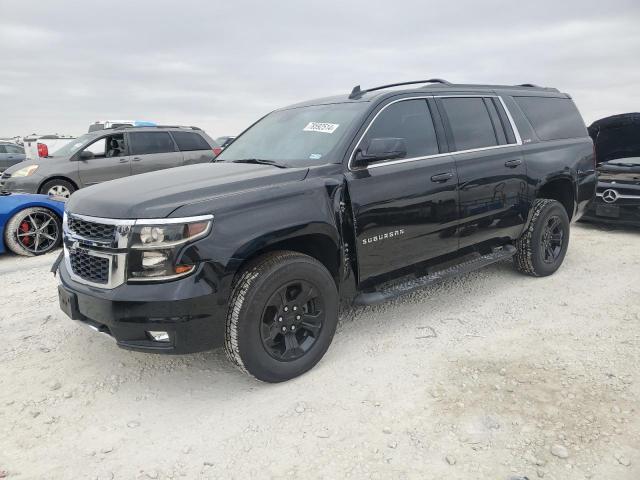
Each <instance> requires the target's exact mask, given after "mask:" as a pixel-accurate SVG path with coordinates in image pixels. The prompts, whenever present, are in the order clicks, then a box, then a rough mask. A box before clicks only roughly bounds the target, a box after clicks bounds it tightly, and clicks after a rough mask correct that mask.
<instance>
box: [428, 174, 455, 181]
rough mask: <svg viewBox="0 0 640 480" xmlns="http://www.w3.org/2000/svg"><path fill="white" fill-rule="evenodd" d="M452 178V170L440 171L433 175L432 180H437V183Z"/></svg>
mask: <svg viewBox="0 0 640 480" xmlns="http://www.w3.org/2000/svg"><path fill="white" fill-rule="evenodd" d="M452 178H453V173H451V172H447V173H438V174H437V175H433V176H432V177H431V181H432V182H436V183H443V182H446V181H447V180H450V179H452Z"/></svg>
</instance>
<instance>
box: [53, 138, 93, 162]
mask: <svg viewBox="0 0 640 480" xmlns="http://www.w3.org/2000/svg"><path fill="white" fill-rule="evenodd" d="M96 137H97V135H96V134H90V133H85V134H84V135H82V136H81V137H78V138H75V139H73V140H71V141H70V142H69V143H65V144H64V145H63V146H62V147H60V148H59V149H58V150H56V151H55V152H53V154H52V155H49V156H50V157H70V156H71V155H73V154H74V153H76V152H77V151H78V150H80V148H82V146H83V145H85V144H86V143H87V142H89V141H91V140H93V139H95V138H96Z"/></svg>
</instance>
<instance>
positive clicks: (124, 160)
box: [120, 158, 129, 163]
mask: <svg viewBox="0 0 640 480" xmlns="http://www.w3.org/2000/svg"><path fill="white" fill-rule="evenodd" d="M128 161H129V160H127V159H126V158H121V159H120V163H127V162H128Z"/></svg>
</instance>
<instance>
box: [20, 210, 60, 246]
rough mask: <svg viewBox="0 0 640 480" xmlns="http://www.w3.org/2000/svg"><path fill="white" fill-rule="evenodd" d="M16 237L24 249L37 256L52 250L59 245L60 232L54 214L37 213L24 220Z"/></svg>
mask: <svg viewBox="0 0 640 480" xmlns="http://www.w3.org/2000/svg"><path fill="white" fill-rule="evenodd" d="M15 235H16V237H17V238H18V242H19V243H20V245H21V246H22V248H24V249H25V250H27V251H28V252H31V253H36V254H37V253H43V252H45V251H47V250H49V249H51V247H53V246H54V245H55V244H56V243H57V241H58V237H59V235H60V230H59V228H58V222H57V221H56V219H55V217H54V216H53V214H49V213H45V212H37V213H31V214H29V215H27V216H26V217H24V218H23V219H22V221H21V222H20V223H19V224H18V228H17V229H16V232H15Z"/></svg>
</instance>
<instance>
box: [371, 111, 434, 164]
mask: <svg viewBox="0 0 640 480" xmlns="http://www.w3.org/2000/svg"><path fill="white" fill-rule="evenodd" d="M372 138H404V140H405V142H406V144H407V158H413V157H424V156H427V155H434V154H437V153H439V150H438V141H437V139H436V131H435V128H434V126H433V120H432V119H431V113H430V111H429V106H428V105H427V101H426V100H424V99H416V100H403V101H400V102H396V103H393V104H391V105H389V106H388V107H387V108H385V109H384V110H382V112H381V113H380V115H378V117H377V118H376V119H375V120H374V122H373V124H372V125H371V127H370V128H369V130H368V131H367V133H366V136H365V138H364V140H363V142H362V144H361V145H362V147H364V148H366V146H367V145H368V144H369V141H371V139H372Z"/></svg>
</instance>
